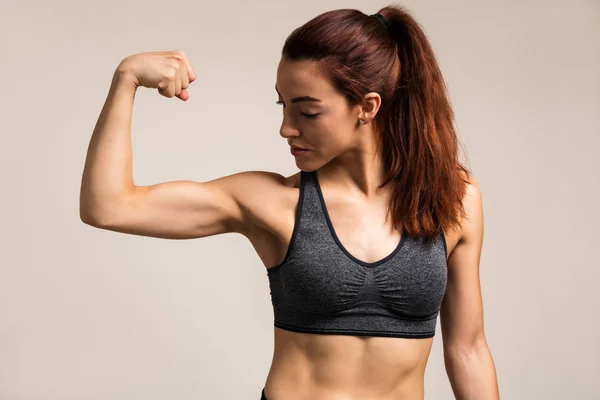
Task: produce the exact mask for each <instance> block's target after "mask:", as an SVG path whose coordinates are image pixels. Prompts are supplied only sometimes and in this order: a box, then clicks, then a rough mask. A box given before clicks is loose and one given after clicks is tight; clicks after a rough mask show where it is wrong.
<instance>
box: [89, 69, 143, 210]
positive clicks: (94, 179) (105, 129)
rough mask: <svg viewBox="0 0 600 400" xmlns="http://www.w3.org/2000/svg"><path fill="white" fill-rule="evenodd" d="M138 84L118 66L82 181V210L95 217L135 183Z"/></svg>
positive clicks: (90, 145) (94, 135)
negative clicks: (134, 119)
mask: <svg viewBox="0 0 600 400" xmlns="http://www.w3.org/2000/svg"><path fill="white" fill-rule="evenodd" d="M135 92H136V85H135V84H134V79H133V77H131V75H130V74H129V72H127V71H124V70H122V69H119V68H118V69H117V70H116V71H115V74H114V75H113V80H112V83H111V86H110V90H109V93H108V96H107V99H106V102H105V103H104V107H103V108H102V111H101V113H100V116H99V118H98V121H97V123H96V127H95V128H94V131H93V133H92V137H91V139H90V144H89V147H88V151H87V157H86V161H85V167H84V171H83V176H82V182H81V192H80V202H79V206H80V214H81V218H82V219H83V220H88V221H96V220H98V219H99V218H102V216H103V215H106V214H108V213H110V209H109V207H110V206H109V205H110V204H111V202H112V201H113V200H115V199H118V198H120V197H121V196H123V195H124V193H126V192H127V190H129V189H131V188H132V187H133V173H132V151H131V118H132V111H133V102H134V98H135Z"/></svg>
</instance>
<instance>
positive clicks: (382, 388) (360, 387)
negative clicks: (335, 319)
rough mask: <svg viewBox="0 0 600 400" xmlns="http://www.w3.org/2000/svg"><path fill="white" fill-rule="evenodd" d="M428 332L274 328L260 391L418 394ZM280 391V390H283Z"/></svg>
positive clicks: (341, 398)
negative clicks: (268, 365) (403, 335)
mask: <svg viewBox="0 0 600 400" xmlns="http://www.w3.org/2000/svg"><path fill="white" fill-rule="evenodd" d="M432 342H433V338H425V339H423V338H421V339H413V338H394V337H367V336H350V335H321V334H306V333H298V332H291V331H286V330H283V329H279V328H275V350H274V354H273V362H272V365H271V368H270V370H269V374H268V377H267V382H266V384H265V392H266V393H267V397H268V398H269V400H272V399H271V397H269V396H268V394H271V395H272V397H274V399H273V400H278V398H277V396H279V398H285V399H286V400H287V399H290V400H293V398H292V397H290V396H291V395H295V396H297V398H298V399H306V398H310V399H315V400H318V399H321V398H322V399H330V400H355V399H356V400H359V399H365V398H378V399H382V400H383V399H388V398H389V399H407V400H409V399H410V400H413V399H415V400H416V399H422V398H423V397H422V396H423V394H422V393H423V380H424V373H425V366H426V363H427V359H428V357H429V353H430V350H431V344H432ZM284 394H285V395H284Z"/></svg>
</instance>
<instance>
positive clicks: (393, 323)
mask: <svg viewBox="0 0 600 400" xmlns="http://www.w3.org/2000/svg"><path fill="white" fill-rule="evenodd" d="M300 179H301V180H300V196H299V200H298V205H297V208H296V219H295V225H294V231H293V233H292V238H291V240H290V243H289V247H288V250H287V253H286V255H285V258H284V260H283V262H282V263H281V264H279V265H277V266H275V267H271V268H268V269H267V275H268V278H269V287H270V292H271V293H270V294H271V303H272V305H273V313H274V321H275V326H276V327H278V328H281V329H285V330H289V331H294V332H302V333H318V334H336V335H356V336H388V337H405V338H428V337H432V336H434V334H435V327H436V321H437V316H438V314H439V310H440V305H441V302H442V298H443V296H444V293H445V291H446V279H447V263H446V254H447V249H446V240H445V237H444V234H443V232H442V231H441V230H440V233H439V234H438V236H437V237H436V240H435V241H429V242H426V241H425V239H424V238H418V237H412V236H409V235H408V234H406V232H405V231H403V233H402V237H401V239H400V242H399V243H398V246H397V247H396V248H395V249H394V251H393V252H392V253H391V254H389V255H388V256H387V257H385V258H383V259H381V260H379V261H376V262H373V263H368V262H364V261H361V260H359V259H357V258H356V257H354V256H352V254H350V253H349V252H348V251H347V250H346V249H345V248H344V246H343V245H342V243H341V242H340V240H339V239H338V237H337V235H336V233H335V229H334V228H333V225H332V223H331V219H330V218H329V214H328V212H327V206H326V205H325V201H324V199H323V193H322V191H321V187H320V185H319V180H318V177H317V174H316V172H304V171H301V178H300Z"/></svg>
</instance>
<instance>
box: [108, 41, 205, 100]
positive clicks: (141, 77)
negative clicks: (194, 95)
mask: <svg viewBox="0 0 600 400" xmlns="http://www.w3.org/2000/svg"><path fill="white" fill-rule="evenodd" d="M117 70H118V71H122V72H127V73H130V74H131V75H132V77H133V79H134V84H135V87H136V88H137V87H139V86H143V87H147V88H152V89H158V93H160V94H161V95H163V96H165V97H169V98H172V97H174V96H177V97H178V98H180V99H181V100H183V101H186V100H187V99H189V97H190V95H189V93H188V91H187V88H188V87H189V86H190V83H192V82H194V81H195V80H196V73H195V72H194V68H192V64H190V62H189V61H188V58H187V56H186V55H185V53H184V52H183V51H181V50H176V51H164V52H148V53H139V54H134V55H131V56H128V57H126V58H125V59H123V61H121V63H120V64H119V66H118V68H117Z"/></svg>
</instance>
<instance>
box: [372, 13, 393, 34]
mask: <svg viewBox="0 0 600 400" xmlns="http://www.w3.org/2000/svg"><path fill="white" fill-rule="evenodd" d="M370 16H371V17H373V18H375V19H376V20H377V21H379V22H381V25H383V26H384V28H385V29H386V30H388V31H389V30H390V26H389V25H388V23H387V22H386V20H385V18H383V15H381V14H379V13H377V14H373V15H370Z"/></svg>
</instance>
